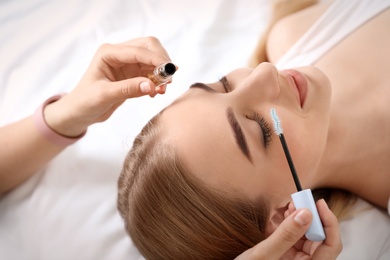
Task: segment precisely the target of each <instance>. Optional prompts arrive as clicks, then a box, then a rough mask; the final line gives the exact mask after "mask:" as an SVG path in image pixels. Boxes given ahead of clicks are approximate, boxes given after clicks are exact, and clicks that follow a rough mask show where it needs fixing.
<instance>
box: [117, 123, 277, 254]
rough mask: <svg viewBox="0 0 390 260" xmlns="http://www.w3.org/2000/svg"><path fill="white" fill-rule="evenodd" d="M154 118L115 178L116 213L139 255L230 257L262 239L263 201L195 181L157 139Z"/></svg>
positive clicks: (156, 126)
mask: <svg viewBox="0 0 390 260" xmlns="http://www.w3.org/2000/svg"><path fill="white" fill-rule="evenodd" d="M158 118H159V115H158V116H156V117H155V118H153V119H152V120H151V121H150V122H149V123H148V124H147V125H146V126H145V127H144V129H143V130H142V131H141V133H140V134H139V135H138V136H137V138H136V139H135V141H134V145H133V147H132V149H131V150H130V152H129V154H128V156H127V158H126V161H125V163H124V167H123V170H122V172H121V175H120V178H119V181H118V186H119V196H118V209H119V212H120V214H121V216H122V217H123V219H124V221H125V226H126V230H127V232H128V233H129V235H130V236H131V238H132V240H133V242H134V244H135V245H136V247H137V248H138V249H139V251H140V252H141V253H142V254H143V255H144V257H146V258H147V259H233V258H235V257H236V256H237V255H239V254H241V253H242V252H243V251H245V250H247V249H249V248H251V247H253V246H255V245H256V244H257V243H259V242H260V241H262V240H263V239H265V237H266V234H265V232H266V231H265V230H266V222H267V220H268V215H269V212H268V207H267V206H266V203H265V202H264V201H263V200H261V199H259V200H258V202H257V203H256V205H255V204H253V203H251V202H249V199H245V197H244V196H239V195H237V194H233V193H227V194H222V193H221V192H220V191H217V190H214V189H212V188H210V187H208V186H206V185H205V184H203V183H202V182H201V181H200V180H198V179H196V177H195V176H194V175H193V174H191V173H189V172H188V171H187V170H186V168H185V167H184V165H183V164H182V163H181V162H180V158H179V156H178V154H176V153H175V150H174V148H173V147H172V146H171V145H170V144H169V143H167V142H164V141H163V138H161V137H162V136H161V133H160V132H159V131H158Z"/></svg>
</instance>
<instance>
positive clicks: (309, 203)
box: [291, 189, 326, 241]
mask: <svg viewBox="0 0 390 260" xmlns="http://www.w3.org/2000/svg"><path fill="white" fill-rule="evenodd" d="M291 197H292V199H293V201H294V205H295V208H296V209H301V208H306V209H308V210H310V211H311V214H312V215H313V221H312V222H311V225H310V227H309V230H308V231H307V232H306V234H305V236H306V238H307V239H309V240H311V241H323V240H325V238H326V236H325V232H324V228H323V227H322V223H321V219H320V215H319V214H318V211H317V207H316V204H315V202H314V198H313V194H312V193H311V190H310V189H306V190H301V191H298V192H295V193H294V194H292V195H291Z"/></svg>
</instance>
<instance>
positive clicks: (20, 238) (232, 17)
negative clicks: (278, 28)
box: [0, 0, 390, 260]
mask: <svg viewBox="0 0 390 260" xmlns="http://www.w3.org/2000/svg"><path fill="white" fill-rule="evenodd" d="M269 14H270V3H269V1H268V0H258V1H253V0H225V1H223V0H198V1H191V2H187V1H178V0H115V1H107V0H83V1H80V0H51V1H50V0H18V1H14V0H2V1H0V37H1V38H0V39H1V41H0V54H1V56H0V57H1V59H2V62H1V63H0V126H1V125H5V124H7V123H10V122H12V121H15V120H18V119H21V118H23V117H24V116H27V115H29V114H31V113H32V112H33V111H34V110H35V108H36V107H37V106H38V105H39V104H40V103H41V102H42V101H43V100H45V99H46V98H47V97H49V96H51V95H53V94H56V93H59V92H67V91H70V90H71V89H72V88H73V87H74V86H75V84H76V83H77V82H78V80H79V79H80V77H81V75H82V73H83V72H84V71H85V68H86V67H87V65H88V64H89V61H90V60H91V58H92V55H93V54H94V53H95V51H96V49H97V47H98V46H99V45H100V44H102V43H105V42H111V43H117V42H122V41H126V40H129V39H132V38H136V37H140V36H148V35H153V36H156V37H158V38H159V39H160V40H161V42H162V43H163V45H164V46H165V47H166V49H167V51H168V53H169V54H170V56H171V59H172V60H173V61H174V62H175V63H176V64H177V65H179V67H180V69H179V71H178V72H177V74H175V76H174V82H173V84H171V85H170V86H169V88H168V90H167V94H166V95H163V96H158V97H156V98H154V99H149V97H143V98H139V99H132V100H129V101H127V102H126V103H125V104H124V105H123V106H122V107H121V108H119V109H118V111H116V112H115V113H114V115H113V116H112V117H111V118H110V119H109V120H108V121H106V122H104V123H101V124H97V125H94V126H91V127H90V128H89V130H88V134H87V135H86V136H85V137H84V138H83V139H82V140H81V141H79V142H78V143H76V144H74V145H72V146H70V147H68V148H67V149H66V150H65V151H64V152H63V153H61V154H60V155H59V156H58V157H56V158H55V159H54V160H53V161H52V162H50V163H49V164H48V165H47V167H46V168H45V169H44V170H42V172H40V173H38V174H37V175H36V176H34V177H33V178H31V179H30V180H28V181H27V182H26V183H24V184H23V185H22V186H21V187H20V188H18V189H16V190H15V191H13V192H12V193H10V194H8V195H7V196H5V197H3V198H2V199H1V200H0V258H1V259H8V260H20V259H32V260H35V259H39V260H49V259H50V260H53V259H56V260H57V259H59V260H61V259H76V260H77V259H83V260H92V259H94V260H96V259H116V260H121V259H143V258H142V257H141V256H140V255H139V253H138V252H137V250H136V249H135V248H134V246H133V245H132V243H131V241H130V239H129V238H128V236H127V235H126V233H125V231H124V229H123V224H122V220H121V219H120V217H119V214H118V213H117V210H116V180H117V177H118V174H119V171H120V169H121V165H122V162H123V159H124V156H125V154H126V153H127V151H128V150H129V148H130V146H131V143H132V141H133V138H134V137H135V135H136V134H137V133H138V132H139V131H140V129H141V127H142V126H143V125H144V124H145V123H146V122H147V120H148V119H149V118H150V117H151V116H152V115H154V114H155V113H157V112H158V111H159V110H160V109H161V108H163V107H164V106H165V105H167V104H169V103H170V102H171V101H172V100H174V99H175V97H177V96H178V95H180V94H181V93H182V92H183V91H185V90H186V88H188V86H189V84H191V83H193V82H195V81H202V82H211V81H215V80H217V79H218V78H219V77H221V76H223V75H224V74H225V73H227V72H229V71H230V70H232V69H235V68H237V67H241V66H245V65H246V62H247V60H248V57H249V55H250V54H251V52H252V50H253V48H254V46H255V44H256V43H257V40H258V37H259V35H260V34H261V32H263V30H264V29H265V26H266V24H267V21H268V19H269ZM0 149H7V147H1V148H0ZM32 156H33V155H32ZM21 163H22V162H21ZM365 212H371V213H373V215H369V217H366V219H365V220H363V219H361V221H360V219H359V218H356V219H355V220H354V221H355V222H352V221H349V222H346V223H342V230H343V241H347V242H348V243H347V245H348V246H347V247H345V250H344V251H343V253H342V255H341V256H340V258H339V259H378V255H379V253H378V254H376V256H375V257H376V258H359V257H360V256H362V253H361V252H366V251H367V250H368V251H374V252H378V250H379V249H377V248H375V246H374V245H378V244H379V243H380V241H379V242H377V243H375V242H374V243H373V244H369V245H368V244H367V243H365V242H364V241H365V240H366V237H364V236H365V234H367V227H369V226H370V225H373V224H372V223H376V225H379V226H380V227H384V228H381V229H380V230H375V231H373V229H368V230H371V231H372V232H373V238H372V240H373V241H375V237H381V241H382V244H381V248H382V251H380V252H385V251H383V250H389V243H390V242H389V230H390V229H389V227H390V223H389V218H388V216H387V215H386V214H384V213H382V212H380V211H378V210H376V209H371V210H370V211H365ZM360 215H362V214H360ZM367 219H368V220H367ZM357 226H358V227H359V229H358V228H356V227H357ZM386 235H387V236H386ZM355 238H356V239H355ZM383 241H385V242H383ZM365 257H367V255H365ZM369 257H373V255H372V254H371V255H370V256H369ZM383 259H385V258H383Z"/></svg>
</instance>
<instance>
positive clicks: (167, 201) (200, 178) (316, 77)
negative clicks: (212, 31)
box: [118, 0, 390, 259]
mask: <svg viewBox="0 0 390 260" xmlns="http://www.w3.org/2000/svg"><path fill="white" fill-rule="evenodd" d="M284 2H286V3H287V4H289V3H290V2H292V1H290V2H289V1H284ZM298 2H300V3H304V4H306V3H308V2H310V1H298ZM290 4H291V3H290ZM308 5H310V4H308ZM389 5H390V1H371V0H370V1H369V0H367V1H333V2H330V3H329V2H326V4H324V3H321V4H315V5H312V6H310V7H307V8H305V9H302V10H300V11H297V12H294V13H292V14H289V13H290V11H289V10H294V11H295V8H296V6H290V7H287V9H284V8H285V7H284V6H282V5H280V6H279V7H280V8H281V9H278V10H279V11H278V10H277V11H276V16H275V17H276V18H275V20H276V19H277V18H280V17H284V16H285V17H284V18H283V19H280V20H279V21H278V22H276V21H275V24H274V25H273V26H271V27H270V30H269V33H268V37H267V38H266V41H264V42H263V43H264V45H261V44H260V45H259V49H258V52H257V53H256V55H255V57H254V60H255V61H256V65H257V63H258V65H257V66H254V68H239V69H237V70H234V71H232V72H230V73H228V74H227V75H226V76H224V77H223V78H221V80H219V81H217V82H214V83H210V84H204V83H195V84H193V85H191V86H190V88H189V89H188V91H186V92H185V93H184V94H183V95H182V96H181V97H179V98H178V99H177V100H176V101H174V102H173V103H172V104H171V105H169V106H168V107H166V108H165V109H164V110H162V111H161V112H160V113H159V114H158V115H156V116H155V117H154V118H153V119H152V120H151V121H150V122H149V123H148V124H147V125H146V126H145V127H144V129H143V130H142V132H141V133H140V134H139V136H138V137H137V138H136V140H135V141H134V145H133V147H132V149H131V151H130V152H129V154H128V156H127V159H126V161H125V163H124V166H123V170H122V173H121V176H120V179H119V197H118V207H119V210H120V213H121V215H122V216H123V218H124V221H125V224H126V229H127V231H128V233H129V234H130V236H131V238H132V240H133V241H134V243H135V245H136V246H137V248H138V249H139V250H140V252H141V253H142V254H143V255H144V256H145V257H146V258H148V259H232V258H235V257H236V256H238V255H240V254H241V253H242V252H244V251H246V250H248V249H250V248H252V247H254V246H255V245H256V244H258V243H259V242H261V241H262V240H263V239H265V238H266V237H268V236H269V235H270V234H272V233H273V231H274V230H275V229H276V227H277V226H278V225H279V224H280V223H281V222H282V220H283V219H284V217H285V213H286V212H291V210H289V207H290V208H291V207H292V205H291V204H290V202H291V196H290V195H291V194H292V193H294V192H296V187H295V185H294V182H293V181H292V177H291V174H290V169H289V165H288V163H287V161H286V157H285V154H284V151H283V148H282V146H281V144H280V141H279V138H278V136H277V135H276V134H275V133H274V131H273V124H272V118H271V116H270V112H269V111H270V110H271V109H275V110H276V111H277V113H278V116H279V118H280V120H281V122H282V125H283V131H284V135H285V138H286V141H287V143H288V147H289V149H290V153H291V157H292V158H293V161H294V164H295V168H296V171H297V173H298V175H299V178H300V181H301V184H302V186H303V187H304V188H308V189H312V190H314V192H320V193H321V195H320V196H321V197H325V198H327V199H328V204H329V206H330V208H331V209H333V212H334V214H335V215H337V216H339V217H341V216H342V215H343V214H344V213H345V212H346V211H347V210H348V205H351V204H352V203H353V201H354V198H355V196H358V197H361V198H363V199H365V200H367V201H369V202H371V203H372V204H374V205H376V206H378V207H380V208H383V209H386V208H388V202H389V197H390V176H389V174H390V172H389V169H390V160H389V158H390V135H389V129H390V115H389V113H390V112H389V111H390V110H389V109H388V104H389V102H390V95H389V93H390V89H389V87H390V85H389V81H390V76H389V75H390V74H389V73H388V68H390V52H389V51H388V46H390V33H389V30H388V25H389V24H390V9H389V8H388V7H389ZM287 14H289V15H287ZM318 17H320V18H319V19H317V18H318ZM329 21H331V22H329ZM264 46H265V48H264V50H265V55H264V53H261V50H262V47H264ZM263 57H266V58H267V61H269V63H267V62H265V63H264V62H261V61H264V59H263ZM273 64H275V65H273ZM338 209H342V210H338ZM320 215H321V213H320ZM325 233H326V228H325ZM330 239H331V238H330V237H327V238H326V240H325V241H324V242H322V245H320V246H319V247H315V246H313V245H312V244H310V246H307V247H306V248H301V249H302V251H303V252H304V253H305V254H307V255H309V256H310V255H311V256H313V254H315V252H316V250H320V249H321V247H323V246H326V245H329V243H332V241H330ZM307 242H308V241H306V242H305V243H307ZM299 245H302V241H301V244H299V243H298V244H297V245H296V248H298V247H299ZM316 246H318V244H317V245H316ZM317 256H318V255H316V257H317ZM318 259H329V258H318Z"/></svg>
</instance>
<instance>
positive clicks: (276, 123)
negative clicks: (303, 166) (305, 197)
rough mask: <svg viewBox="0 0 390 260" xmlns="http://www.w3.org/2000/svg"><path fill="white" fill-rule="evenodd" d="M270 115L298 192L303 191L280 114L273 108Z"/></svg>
mask: <svg viewBox="0 0 390 260" xmlns="http://www.w3.org/2000/svg"><path fill="white" fill-rule="evenodd" d="M270 114H271V118H272V122H273V123H274V130H275V133H276V134H277V135H278V136H279V139H280V143H281V144H282V147H283V151H284V154H285V155H286V159H287V162H288V166H289V167H290V170H291V174H292V176H293V178H294V183H295V186H296V187H297V190H298V191H301V190H302V186H301V183H300V182H299V178H298V175H297V172H296V170H295V167H294V163H293V161H292V158H291V155H290V151H289V150H288V146H287V142H286V139H285V138H284V135H283V129H282V123H281V121H280V119H279V117H278V114H277V113H276V110H275V108H271V110H270Z"/></svg>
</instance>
